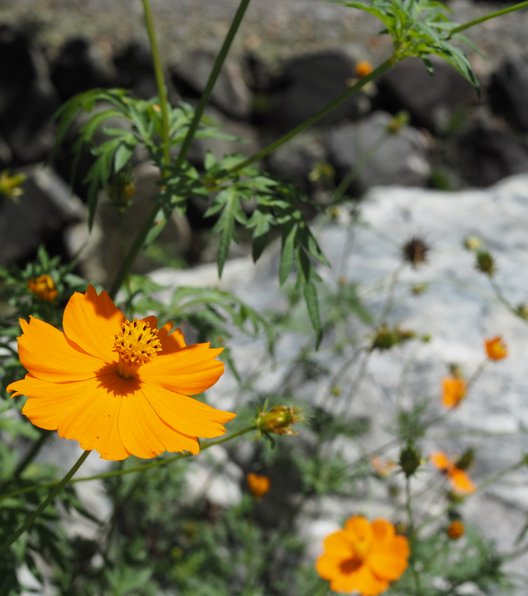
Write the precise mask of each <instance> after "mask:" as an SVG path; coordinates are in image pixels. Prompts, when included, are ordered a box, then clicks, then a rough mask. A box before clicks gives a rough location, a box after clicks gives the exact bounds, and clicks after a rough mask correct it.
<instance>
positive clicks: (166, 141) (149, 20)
mask: <svg viewBox="0 0 528 596" xmlns="http://www.w3.org/2000/svg"><path fill="white" fill-rule="evenodd" d="M142 1H143V13H144V17H145V26H146V28H147V33H148V38H149V43H150V49H151V52H152V62H153V65H154V75H155V77H156V87H157V88H158V97H159V101H160V109H161V126H162V128H161V147H162V151H163V166H164V168H167V167H168V165H169V163H170V138H169V102H168V99H167V85H166V84H165V78H164V76H163V66H162V64H161V57H160V52H159V46H158V40H157V36H156V27H155V25H154V18H153V17H152V10H151V7H150V0H142Z"/></svg>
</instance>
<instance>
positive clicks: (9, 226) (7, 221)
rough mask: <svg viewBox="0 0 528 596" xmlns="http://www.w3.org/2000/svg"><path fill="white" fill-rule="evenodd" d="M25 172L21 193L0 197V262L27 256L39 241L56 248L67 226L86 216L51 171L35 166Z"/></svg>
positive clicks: (35, 248)
mask: <svg viewBox="0 0 528 596" xmlns="http://www.w3.org/2000/svg"><path fill="white" fill-rule="evenodd" d="M25 173H26V174H27V176H28V178H27V180H26V182H25V183H24V186H23V189H24V194H23V195H22V196H21V197H20V198H19V199H18V200H17V201H16V202H12V201H8V200H7V199H3V200H0V243H1V247H2V249H1V251H0V264H1V265H9V264H13V263H15V262H17V261H22V260H26V259H28V258H30V257H31V255H32V254H34V253H35V251H36V250H37V248H38V246H39V245H40V244H46V245H47V246H48V247H49V246H53V247H54V250H55V251H57V250H59V251H60V250H61V249H63V248H64V232H65V231H66V229H67V228H68V226H70V225H73V224H75V223H77V222H80V221H85V220H86V212H85V208H84V206H83V205H82V204H81V202H80V201H79V199H78V198H77V197H75V196H74V195H72V193H71V191H70V189H69V188H68V187H67V186H66V184H65V183H64V182H63V181H62V180H61V178H59V177H58V176H57V175H56V174H54V173H53V171H51V170H49V169H47V168H44V167H42V166H35V167H30V168H28V169H27V170H26V171H25ZM70 256H71V255H70Z"/></svg>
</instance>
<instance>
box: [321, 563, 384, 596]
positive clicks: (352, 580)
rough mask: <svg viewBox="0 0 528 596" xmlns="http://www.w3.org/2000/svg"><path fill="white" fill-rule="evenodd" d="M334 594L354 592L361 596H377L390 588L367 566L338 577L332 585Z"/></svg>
mask: <svg viewBox="0 0 528 596" xmlns="http://www.w3.org/2000/svg"><path fill="white" fill-rule="evenodd" d="M330 587H331V588H332V590H333V591H334V592H346V593H349V592H354V591H357V592H359V593H360V594H361V596H377V595H378V594H381V593H382V592H384V591H385V590H386V589H387V588H388V587H389V582H388V581H386V580H384V579H383V578H381V577H378V576H377V575H375V574H374V573H372V571H371V570H370V569H369V567H368V566H367V565H362V566H361V567H359V568H358V569H357V570H356V571H353V572H352V573H349V574H341V575H337V576H336V577H334V578H333V580H332V581H331V583H330Z"/></svg>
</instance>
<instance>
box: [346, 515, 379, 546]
mask: <svg viewBox="0 0 528 596" xmlns="http://www.w3.org/2000/svg"><path fill="white" fill-rule="evenodd" d="M345 532H346V534H347V536H348V537H349V539H350V541H351V542H352V543H354V542H355V541H361V542H370V541H371V540H372V528H371V527H370V522H369V521H368V519H366V518H365V517H363V516H361V515H355V516H353V517H350V518H348V519H347V520H346V522H345Z"/></svg>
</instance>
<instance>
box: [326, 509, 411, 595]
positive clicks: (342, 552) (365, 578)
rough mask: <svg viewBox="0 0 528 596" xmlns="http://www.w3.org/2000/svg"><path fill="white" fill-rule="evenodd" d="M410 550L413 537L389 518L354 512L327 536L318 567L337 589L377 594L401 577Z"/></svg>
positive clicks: (355, 592) (331, 585) (332, 586)
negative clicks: (399, 530) (402, 532)
mask: <svg viewBox="0 0 528 596" xmlns="http://www.w3.org/2000/svg"><path fill="white" fill-rule="evenodd" d="M409 554H410V549H409V541H408V540H407V538H405V536H398V535H397V534H396V531H395V528H394V525H393V524H391V523H390V522H389V521H387V520H386V519H375V520H373V521H372V522H370V521H369V520H368V519H366V518H365V517H362V516H354V517H351V518H350V519H348V520H347V521H346V522H345V527H344V528H343V529H342V530H339V531H337V532H334V533H332V534H330V535H329V536H327V537H326V538H325V541H324V552H323V554H322V555H321V556H320V557H319V558H318V559H317V562H316V564H315V568H316V570H317V573H318V574H319V575H320V576H321V577H322V578H323V579H326V580H328V581H329V582H330V589H331V590H332V591H334V592H345V593H347V594H348V593H350V592H354V594H361V595H362V596H376V595H377V594H381V593H382V592H385V590H387V588H388V587H389V585H390V584H391V583H392V582H394V581H396V580H397V579H399V578H400V577H401V575H402V574H403V573H404V571H405V570H406V569H407V566H408V559H409Z"/></svg>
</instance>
